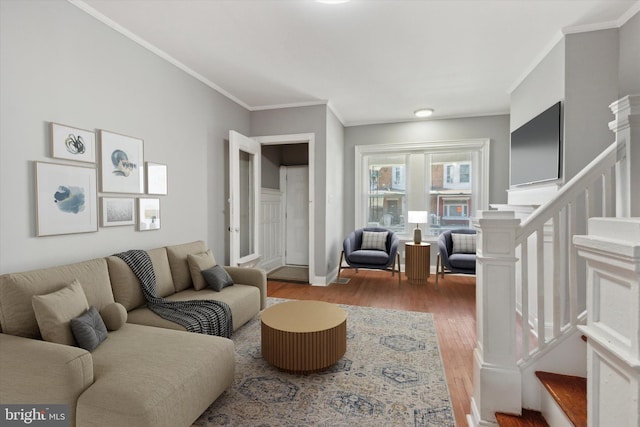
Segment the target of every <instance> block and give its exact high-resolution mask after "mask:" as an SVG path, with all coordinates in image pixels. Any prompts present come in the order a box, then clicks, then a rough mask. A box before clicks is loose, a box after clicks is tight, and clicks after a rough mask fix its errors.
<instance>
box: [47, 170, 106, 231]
mask: <svg viewBox="0 0 640 427" xmlns="http://www.w3.org/2000/svg"><path fill="white" fill-rule="evenodd" d="M35 166H36V235H37V236H51V235H57V234H71V233H88V232H93V231H98V197H97V185H96V184H97V183H96V180H97V177H96V174H97V173H96V169H95V168H92V167H85V166H68V165H60V164H55V163H46V162H35Z"/></svg>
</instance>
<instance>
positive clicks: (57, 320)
mask: <svg viewBox="0 0 640 427" xmlns="http://www.w3.org/2000/svg"><path fill="white" fill-rule="evenodd" d="M32 304H33V311H34V313H35V315H36V320H37V322H38V327H39V328H40V334H41V335H42V339H44V340H45V341H49V342H55V343H58V344H65V345H76V340H75V338H74V336H73V333H72V332H71V326H70V321H71V319H73V318H74V317H78V316H80V315H81V314H83V313H84V312H86V311H87V309H88V308H89V303H88V302H87V297H86V296H85V295H84V291H83V290H82V286H80V283H79V282H78V281H77V280H74V281H73V283H71V284H70V285H69V286H65V287H64V288H62V289H60V290H57V291H55V292H51V293H50V294H45V295H34V296H33V297H32Z"/></svg>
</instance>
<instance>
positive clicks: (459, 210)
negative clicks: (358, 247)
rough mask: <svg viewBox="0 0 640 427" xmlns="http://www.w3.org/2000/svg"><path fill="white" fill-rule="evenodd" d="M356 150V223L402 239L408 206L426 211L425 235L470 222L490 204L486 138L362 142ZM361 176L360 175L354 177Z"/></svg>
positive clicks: (406, 229) (408, 231)
mask: <svg viewBox="0 0 640 427" xmlns="http://www.w3.org/2000/svg"><path fill="white" fill-rule="evenodd" d="M355 151H356V194H357V195H358V194H359V195H360V196H357V197H356V209H355V211H356V227H364V226H373V225H379V226H384V227H387V228H390V229H392V230H394V231H396V232H398V233H400V234H401V235H404V236H405V237H406V238H408V236H409V235H410V234H411V230H412V229H413V228H414V227H415V226H416V225H415V224H408V223H407V211H409V210H426V211H428V212H429V218H430V219H429V223H428V224H420V227H421V228H422V229H423V235H425V236H429V235H431V236H437V235H438V234H440V232H442V230H444V229H451V228H463V227H470V226H471V219H472V217H473V216H474V214H475V212H476V211H477V210H483V209H487V208H488V186H489V179H488V173H489V167H488V162H489V140H488V139H480V140H467V141H447V142H446V143H437V142H436V143H429V142H423V143H411V144H409V143H406V144H404V143H403V144H382V145H371V146H368V145H360V146H356V147H355ZM358 177H360V178H358Z"/></svg>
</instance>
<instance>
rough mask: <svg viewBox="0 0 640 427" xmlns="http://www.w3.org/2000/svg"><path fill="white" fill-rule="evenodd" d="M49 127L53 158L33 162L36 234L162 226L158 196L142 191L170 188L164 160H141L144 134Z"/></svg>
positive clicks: (161, 191) (156, 192)
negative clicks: (101, 228)
mask: <svg viewBox="0 0 640 427" xmlns="http://www.w3.org/2000/svg"><path fill="white" fill-rule="evenodd" d="M49 130H50V134H49V145H50V155H51V158H52V159H54V161H55V162H48V161H34V170H35V193H34V194H35V196H34V197H35V207H36V215H35V218H36V236H37V237H43V236H53V235H61V234H74V233H89V232H97V231H98V230H99V228H100V227H118V226H136V227H135V230H138V231H149V230H159V229H160V198H159V197H144V196H145V194H148V195H154V196H157V195H166V194H167V193H168V178H167V165H166V164H162V163H155V162H146V163H145V160H144V141H143V139H141V138H137V137H132V136H127V135H123V134H120V133H116V132H111V131H107V130H103V129H100V130H98V131H97V135H98V138H96V132H95V131H90V130H86V129H81V128H77V127H73V126H69V125H63V124H59V123H56V122H49ZM98 143H99V144H98ZM101 193H106V194H104V195H102V194H101Z"/></svg>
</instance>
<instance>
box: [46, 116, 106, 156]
mask: <svg viewBox="0 0 640 427" xmlns="http://www.w3.org/2000/svg"><path fill="white" fill-rule="evenodd" d="M51 157H55V158H57V159H67V160H77V161H79V162H88V163H95V162H96V134H95V133H94V132H93V131H90V130H85V129H78V128H74V127H71V126H66V125H61V124H59V123H53V122H51Z"/></svg>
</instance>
